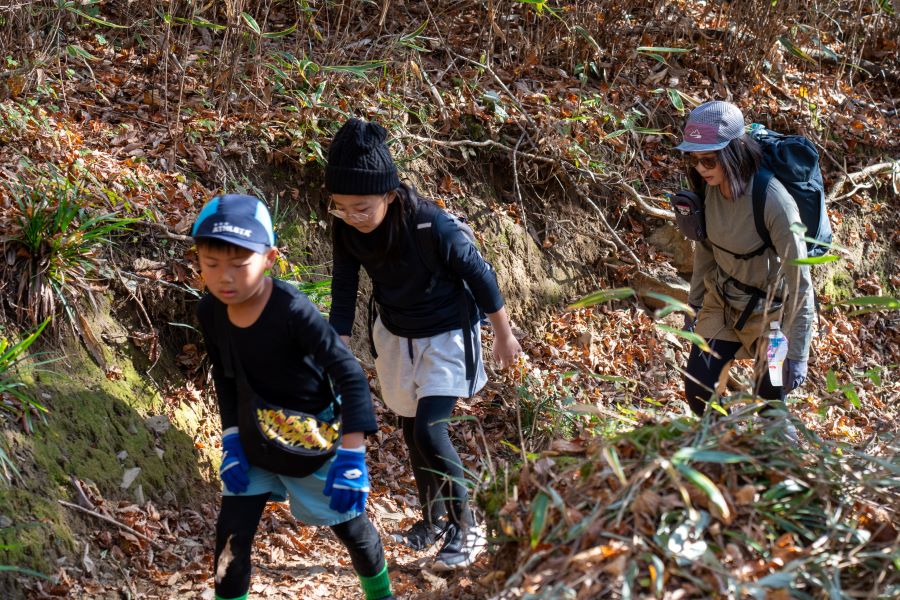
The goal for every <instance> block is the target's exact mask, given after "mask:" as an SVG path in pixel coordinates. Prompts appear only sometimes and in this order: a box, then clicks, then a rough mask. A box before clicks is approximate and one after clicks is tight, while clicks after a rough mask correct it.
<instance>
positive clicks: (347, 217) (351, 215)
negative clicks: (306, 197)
mask: <svg viewBox="0 0 900 600" xmlns="http://www.w3.org/2000/svg"><path fill="white" fill-rule="evenodd" d="M328 214H329V215H332V216H334V217H337V218H338V219H340V220H341V221H344V222H345V223H356V224H357V225H362V224H363V223H365V222H366V221H368V220H369V218H370V217H371V216H372V213H364V212H349V211H346V210H340V209H337V208H334V204H332V205H331V206H330V207H329V208H328Z"/></svg>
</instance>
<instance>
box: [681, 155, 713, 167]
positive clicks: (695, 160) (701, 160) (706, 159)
mask: <svg viewBox="0 0 900 600" xmlns="http://www.w3.org/2000/svg"><path fill="white" fill-rule="evenodd" d="M687 162H688V164H689V165H690V166H691V167H694V168H696V167H697V165H703V168H704V169H715V168H716V166H717V165H718V164H719V159H718V158H716V157H715V156H697V155H696V154H688V155H687Z"/></svg>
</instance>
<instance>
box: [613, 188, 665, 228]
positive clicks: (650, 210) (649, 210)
mask: <svg viewBox="0 0 900 600" xmlns="http://www.w3.org/2000/svg"><path fill="white" fill-rule="evenodd" d="M617 187H618V188H619V189H620V190H622V191H623V192H625V193H626V194H628V195H629V196H631V199H632V200H634V202H635V204H637V207H638V209H640V211H641V212H642V213H644V214H648V215H650V216H651V217H656V218H657V219H666V220H667V221H674V220H675V213H674V212H672V211H671V210H665V209H663V208H656V207H655V206H651V205H649V204H647V197H646V196H641V195H640V194H639V193H638V192H637V190H636V189H634V188H633V187H631V186H630V185H628V184H627V183H625V182H624V181H623V182H621V183H618V184H617Z"/></svg>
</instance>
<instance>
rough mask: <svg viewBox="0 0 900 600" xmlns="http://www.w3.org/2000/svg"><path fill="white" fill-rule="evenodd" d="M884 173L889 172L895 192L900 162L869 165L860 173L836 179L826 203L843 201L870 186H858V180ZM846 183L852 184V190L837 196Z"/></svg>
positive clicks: (899, 174) (899, 173) (848, 174)
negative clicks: (893, 181)
mask: <svg viewBox="0 0 900 600" xmlns="http://www.w3.org/2000/svg"><path fill="white" fill-rule="evenodd" d="M885 172H891V173H892V174H893V177H894V179H895V184H894V190H895V191H896V190H897V187H898V186H897V184H896V180H897V179H900V160H894V161H890V162H883V163H878V164H877V165H870V166H868V167H866V168H865V169H863V170H861V171H856V172H855V173H847V174H845V175H842V176H841V178H840V179H838V180H837V181H836V182H835V184H834V185H833V186H831V192H829V194H828V201H829V202H834V201H836V200H843V199H844V198H849V197H850V196H852V195H853V194H855V193H856V192H858V191H859V190H861V189H865V188H867V187H871V184H860V183H858V182H859V180H860V179H866V178H870V177H874V176H875V175H880V174H881V173H885ZM848 183H852V184H853V186H854V188H853V190H852V191H851V192H849V193H847V194H843V195H841V196H839V195H838V194H839V193H840V191H841V190H842V189H843V188H844V186H845V185H847V184H848Z"/></svg>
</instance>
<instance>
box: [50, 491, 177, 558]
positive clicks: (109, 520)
mask: <svg viewBox="0 0 900 600" xmlns="http://www.w3.org/2000/svg"><path fill="white" fill-rule="evenodd" d="M57 502H59V503H60V504H62V505H63V506H68V507H69V508H74V509H76V510H80V511H81V512H83V513H87V514H89V515H91V516H93V517H97V518H98V519H100V520H101V521H106V522H107V523H112V524H113V525H115V526H116V527H119V528H120V529H124V530H125V531H127V532H128V533H130V534H132V535H135V536H137V537H139V538H141V539H142V540H144V541H146V542H147V543H149V544H150V545H151V546H153V547H154V548H156V549H157V550H165V549H166V547H165V546H163V545H162V544H160V543H159V542H157V541H154V540H152V539H150V538H148V537H147V536H146V535H144V534H143V533H141V532H139V531H135V530H134V529H132V528H131V527H129V526H128V525H126V524H124V523H121V522H119V521H116V520H115V519H113V518H112V517H107V516H106V515H102V514H100V513H98V512H96V511H93V510H88V509H86V508H84V507H83V506H79V505H77V504H72V503H71V502H66V501H65V500H57Z"/></svg>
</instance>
